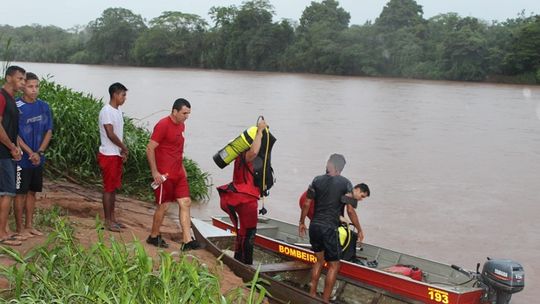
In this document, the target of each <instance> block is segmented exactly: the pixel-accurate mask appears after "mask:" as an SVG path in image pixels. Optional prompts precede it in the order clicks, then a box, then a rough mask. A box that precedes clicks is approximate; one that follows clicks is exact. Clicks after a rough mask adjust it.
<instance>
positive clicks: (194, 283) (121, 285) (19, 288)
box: [0, 211, 266, 304]
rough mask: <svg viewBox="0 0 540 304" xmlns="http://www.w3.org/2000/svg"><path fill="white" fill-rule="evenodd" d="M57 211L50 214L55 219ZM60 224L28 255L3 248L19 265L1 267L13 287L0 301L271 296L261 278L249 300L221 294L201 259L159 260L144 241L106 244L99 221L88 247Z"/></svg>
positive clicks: (254, 299) (237, 292)
mask: <svg viewBox="0 0 540 304" xmlns="http://www.w3.org/2000/svg"><path fill="white" fill-rule="evenodd" d="M54 212H56V211H54ZM54 212H51V211H49V213H50V215H49V216H50V217H51V218H53V217H56V216H55V214H54ZM56 219H57V220H56V221H55V222H54V229H53V231H52V232H51V233H50V234H49V236H48V238H47V240H46V242H45V243H44V244H43V245H41V246H39V247H35V248H34V249H32V250H30V251H29V252H28V253H26V254H24V255H23V254H21V253H19V252H18V251H16V250H14V249H12V248H10V247H4V246H0V254H1V255H3V256H7V257H9V258H11V259H12V260H14V261H15V264H13V265H12V266H0V275H1V276H3V277H5V278H7V279H8V281H9V283H10V288H9V289H8V290H5V291H4V292H3V293H2V294H1V295H2V297H1V298H0V302H3V303H203V304H206V303H262V301H263V299H264V296H265V295H266V290H265V289H264V286H262V285H261V280H259V278H258V276H256V277H255V278H254V279H253V281H252V282H251V283H250V284H249V285H248V286H249V288H250V290H249V292H248V294H247V295H246V292H245V291H242V289H238V288H235V289H233V290H231V291H229V292H228V293H226V294H225V295H222V294H221V292H220V281H219V276H218V275H216V274H214V273H213V272H212V271H211V270H210V269H208V267H207V266H206V265H205V264H203V263H201V262H200V261H199V260H198V259H197V258H195V257H193V256H190V255H184V254H180V255H178V254H171V253H168V252H165V251H160V253H159V261H156V260H154V259H153V258H152V257H151V256H149V255H148V253H147V252H146V250H145V248H144V246H143V245H142V244H141V243H140V242H139V241H135V242H133V243H130V244H124V243H122V242H117V241H116V240H115V239H114V237H111V238H110V239H108V240H105V237H104V234H103V230H102V229H101V228H102V226H101V223H100V222H98V223H97V229H96V233H97V235H98V241H97V242H96V243H95V244H94V245H92V246H91V247H84V246H82V245H81V244H80V243H79V242H78V241H77V239H76V238H75V237H74V229H73V227H72V226H70V225H69V223H68V221H67V219H66V218H63V217H56ZM218 267H219V266H218ZM220 270H221V269H218V270H217V272H218V273H219V272H220ZM214 272H216V271H214Z"/></svg>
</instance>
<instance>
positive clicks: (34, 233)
mask: <svg viewBox="0 0 540 304" xmlns="http://www.w3.org/2000/svg"><path fill="white" fill-rule="evenodd" d="M30 234H31V235H36V236H42V235H43V232H41V231H39V230H36V229H32V230H30Z"/></svg>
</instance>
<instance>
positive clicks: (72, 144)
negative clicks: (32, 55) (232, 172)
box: [40, 80, 210, 201]
mask: <svg viewBox="0 0 540 304" xmlns="http://www.w3.org/2000/svg"><path fill="white" fill-rule="evenodd" d="M40 98H41V99H43V100H45V101H47V102H48V103H49V105H50V107H51V110H52V112H53V121H54V131H53V139H52V142H51V145H50V148H49V149H48V151H47V159H48V162H47V163H46V172H47V175H48V176H49V177H55V176H58V175H63V176H67V177H71V178H72V179H74V180H78V181H80V182H83V183H85V184H87V185H88V184H90V185H95V186H98V185H100V184H101V176H100V171H99V167H98V166H97V160H96V158H97V152H98V147H99V129H98V116H99V111H100V110H101V107H102V106H103V102H102V101H101V100H97V99H95V98H94V97H92V95H85V94H82V93H80V92H76V91H73V90H71V89H68V88H66V87H64V86H61V85H58V84H56V83H54V82H53V81H50V80H42V81H41V83H40ZM149 138H150V133H149V132H148V131H147V130H146V129H144V128H141V127H138V126H136V125H135V123H134V121H133V119H131V118H129V117H125V119H124V141H125V143H126V145H127V146H128V149H129V157H128V161H127V162H126V164H124V175H123V188H122V190H121V191H122V192H123V193H125V194H129V195H135V196H138V197H140V198H144V199H149V198H150V197H151V188H150V186H149V185H150V183H151V178H152V175H151V174H150V169H149V167H148V162H147V159H146V145H147V144H148V140H149ZM184 166H185V168H186V171H187V174H188V180H189V186H190V190H191V196H192V198H193V199H194V200H195V201H199V200H204V199H207V198H208V195H209V186H210V182H209V175H208V173H206V172H203V171H202V170H201V169H200V168H199V166H198V165H197V163H195V162H194V161H192V160H191V159H188V158H185V159H184Z"/></svg>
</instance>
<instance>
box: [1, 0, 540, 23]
mask: <svg viewBox="0 0 540 304" xmlns="http://www.w3.org/2000/svg"><path fill="white" fill-rule="evenodd" d="M242 2H243V1H241V0H238V1H236V0H213V1H210V0H191V1H181V0H150V1H149V0H86V1H84V0H23V1H21V2H13V1H10V2H9V5H6V4H5V3H4V4H3V5H2V8H3V9H2V11H3V13H2V17H1V18H0V24H9V25H12V26H21V25H28V24H32V23H37V24H41V25H56V26H59V27H61V28H65V29H67V28H70V27H73V26H74V25H86V24H88V22H90V21H92V20H95V19H96V18H98V17H99V16H101V13H102V12H103V10H105V9H107V8H109V7H123V8H127V9H130V10H131V11H132V12H134V13H135V14H140V15H141V16H142V17H143V18H145V19H146V20H147V21H149V20H150V19H152V18H154V17H157V16H159V15H160V14H161V13H162V12H163V11H181V12H184V13H192V14H197V15H199V16H201V17H203V18H205V19H207V20H208V19H209V18H208V10H209V9H210V7H212V6H228V5H237V6H239V5H241V4H242ZM270 2H271V3H272V5H273V6H274V9H275V13H276V15H275V17H274V19H275V20H279V19H281V18H288V19H293V20H298V19H300V16H301V15H302V11H303V10H304V9H305V8H306V6H308V5H309V4H310V3H311V1H310V0H270ZM339 3H340V4H341V6H342V7H343V8H344V9H345V10H346V11H348V12H349V13H350V14H351V24H363V23H364V22H366V21H367V20H375V18H377V16H378V15H379V14H380V13H381V11H382V8H383V7H384V5H385V4H386V3H387V0H341V1H339ZM417 3H418V4H420V5H422V6H423V9H424V17H425V18H430V17H432V16H434V15H437V14H440V13H449V12H456V13H458V14H459V15H461V16H463V17H465V16H472V17H477V18H480V19H483V20H487V21H491V20H498V21H504V20H506V19H507V18H514V17H516V16H517V14H518V13H519V12H521V10H523V9H524V10H525V11H526V14H527V15H529V14H530V13H537V14H538V13H540V0H499V1H493V0H417ZM8 7H10V8H11V11H7V10H6V9H7V8H8Z"/></svg>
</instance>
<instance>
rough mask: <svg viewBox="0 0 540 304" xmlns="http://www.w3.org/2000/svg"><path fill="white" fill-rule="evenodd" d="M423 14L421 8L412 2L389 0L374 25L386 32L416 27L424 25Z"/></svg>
mask: <svg viewBox="0 0 540 304" xmlns="http://www.w3.org/2000/svg"><path fill="white" fill-rule="evenodd" d="M423 14H424V11H423V10H422V6H421V5H418V3H416V1H414V0H390V1H388V3H387V4H386V6H385V7H384V8H383V10H382V12H381V14H380V15H379V17H378V18H377V19H376V20H375V25H376V26H379V27H381V28H382V29H384V30H385V31H387V32H388V31H395V30H398V29H401V28H404V27H409V28H411V27H416V26H418V25H421V24H423V23H424V19H423V17H422V15H423Z"/></svg>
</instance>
